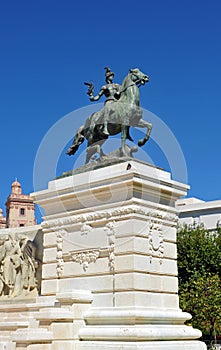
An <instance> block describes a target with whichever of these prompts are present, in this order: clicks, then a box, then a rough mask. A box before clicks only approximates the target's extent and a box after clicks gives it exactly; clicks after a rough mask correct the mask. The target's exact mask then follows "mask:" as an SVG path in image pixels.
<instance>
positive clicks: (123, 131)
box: [121, 124, 127, 157]
mask: <svg viewBox="0 0 221 350" xmlns="http://www.w3.org/2000/svg"><path fill="white" fill-rule="evenodd" d="M126 137H127V126H126V125H123V124H122V126H121V155H122V157H126V150H125V145H126Z"/></svg>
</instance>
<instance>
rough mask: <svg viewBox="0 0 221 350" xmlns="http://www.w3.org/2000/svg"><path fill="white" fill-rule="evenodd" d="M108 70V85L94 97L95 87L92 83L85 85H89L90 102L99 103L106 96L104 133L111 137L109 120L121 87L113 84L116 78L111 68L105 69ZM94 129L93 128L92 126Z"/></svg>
mask: <svg viewBox="0 0 221 350" xmlns="http://www.w3.org/2000/svg"><path fill="white" fill-rule="evenodd" d="M104 69H105V70H106V73H105V81H106V85H103V86H102V87H101V89H100V91H99V93H98V94H97V95H96V96H94V86H93V84H92V83H85V85H88V86H89V88H88V92H87V94H88V95H89V97H90V101H98V100H99V99H100V98H101V96H103V95H104V96H105V97H106V100H105V102H104V116H103V130H102V133H103V134H104V135H105V136H108V135H109V132H108V118H109V115H110V113H111V109H112V108H111V107H113V106H111V104H112V103H115V102H117V101H118V100H119V98H120V95H121V93H120V85H119V84H116V83H113V78H114V72H112V71H111V69H110V68H109V67H105V68H104ZM92 128H93V126H92ZM92 131H93V130H92Z"/></svg>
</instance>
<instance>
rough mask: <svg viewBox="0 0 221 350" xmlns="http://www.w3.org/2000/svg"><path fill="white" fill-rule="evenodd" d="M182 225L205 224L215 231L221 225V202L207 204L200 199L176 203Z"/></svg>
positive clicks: (186, 199) (189, 199)
mask: <svg viewBox="0 0 221 350" xmlns="http://www.w3.org/2000/svg"><path fill="white" fill-rule="evenodd" d="M176 208H177V209H178V212H179V214H178V215H179V221H180V223H181V224H187V225H193V224H197V225H200V224H203V225H204V227H205V228H206V229H208V230H210V231H213V230H215V229H216V228H217V226H220V225H221V200H215V201H208V202H205V201H203V200H200V199H198V198H184V199H179V200H178V201H177V202H176Z"/></svg>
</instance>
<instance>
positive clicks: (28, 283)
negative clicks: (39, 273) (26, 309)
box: [0, 235, 39, 298]
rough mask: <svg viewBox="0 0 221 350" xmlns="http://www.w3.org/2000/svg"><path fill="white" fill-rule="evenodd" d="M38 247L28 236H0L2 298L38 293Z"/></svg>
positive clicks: (0, 287) (0, 292)
mask: <svg viewBox="0 0 221 350" xmlns="http://www.w3.org/2000/svg"><path fill="white" fill-rule="evenodd" d="M36 249H37V248H36V245H35V244H34V243H33V242H32V241H30V240H29V239H28V238H27V237H26V236H23V237H21V236H20V237H16V236H15V235H14V236H12V235H8V236H6V237H4V239H3V238H0V298H4V297H9V298H13V297H19V296H27V295H29V294H31V295H32V296H34V295H37V294H38V292H37V280H36V269H37V267H38V264H39V262H38V261H37V259H36Z"/></svg>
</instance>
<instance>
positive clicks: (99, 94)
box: [89, 86, 104, 101]
mask: <svg viewBox="0 0 221 350" xmlns="http://www.w3.org/2000/svg"><path fill="white" fill-rule="evenodd" d="M103 94H104V87H103V86H102V88H101V89H100V91H99V93H98V94H97V95H96V96H94V95H93V94H90V95H89V97H90V100H91V101H98V100H99V99H100V98H101V96H102V95H103Z"/></svg>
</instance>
